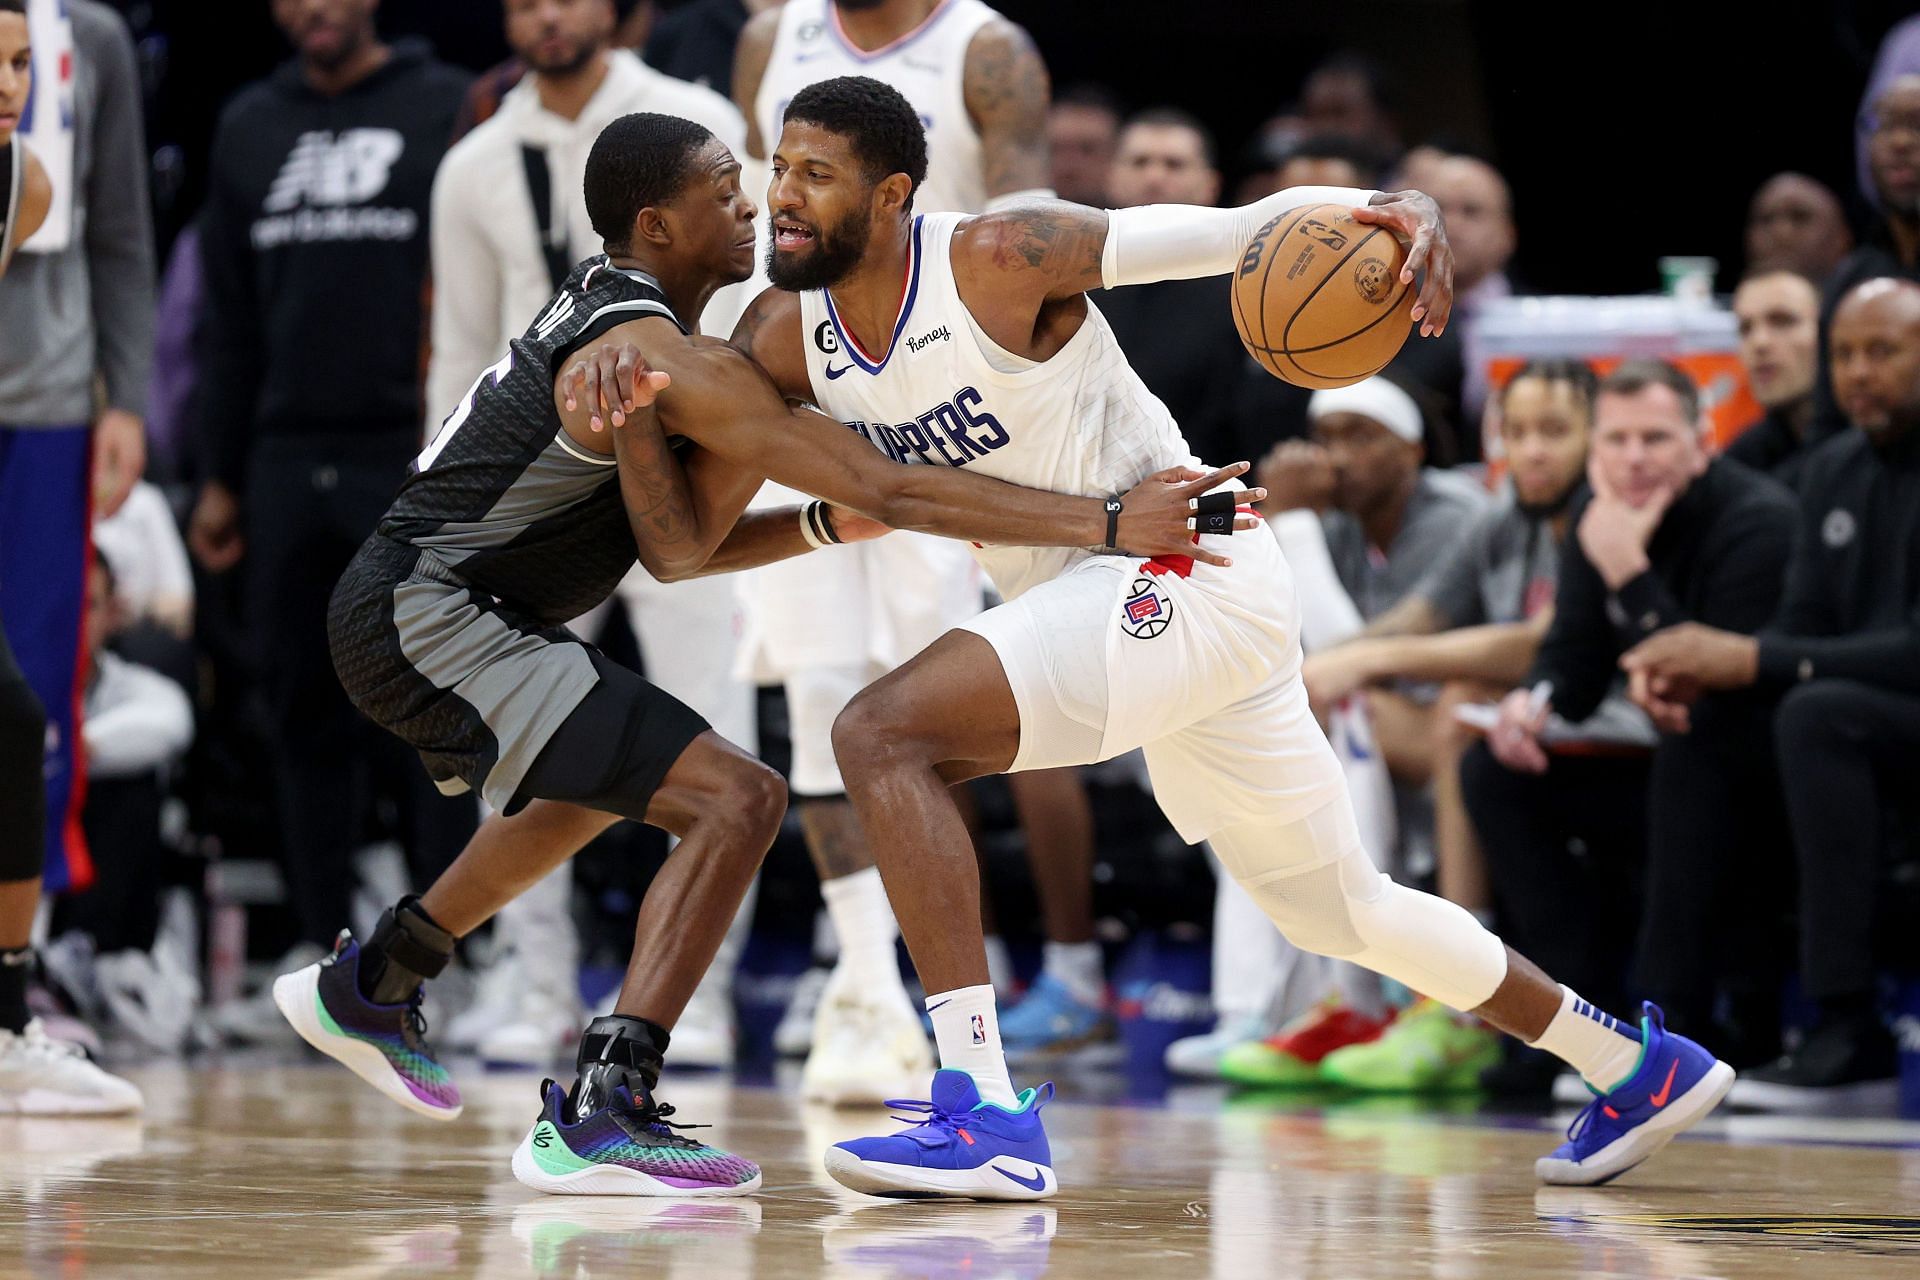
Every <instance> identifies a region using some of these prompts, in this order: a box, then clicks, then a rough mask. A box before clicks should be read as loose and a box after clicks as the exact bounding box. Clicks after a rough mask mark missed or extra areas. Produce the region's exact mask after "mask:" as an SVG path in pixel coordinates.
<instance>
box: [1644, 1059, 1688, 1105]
mask: <svg viewBox="0 0 1920 1280" xmlns="http://www.w3.org/2000/svg"><path fill="white" fill-rule="evenodd" d="M1679 1070H1680V1061H1679V1059H1677V1058H1676V1059H1674V1062H1673V1065H1672V1066H1670V1067H1668V1068H1667V1082H1666V1083H1665V1084H1663V1085H1661V1086H1660V1092H1658V1093H1655V1094H1650V1095H1648V1097H1647V1101H1648V1102H1651V1103H1652V1104H1653V1106H1654V1110H1656V1111H1657V1110H1659V1109H1660V1108H1661V1107H1664V1106H1666V1105H1667V1095H1668V1094H1670V1093H1672V1092H1673V1077H1674V1073H1675V1072H1677V1071H1679Z"/></svg>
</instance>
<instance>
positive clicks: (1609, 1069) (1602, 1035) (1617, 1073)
mask: <svg viewBox="0 0 1920 1280" xmlns="http://www.w3.org/2000/svg"><path fill="white" fill-rule="evenodd" d="M1532 1044H1533V1047H1534V1048H1535V1049H1545V1050H1546V1051H1547V1052H1548V1053H1550V1054H1552V1055H1553V1056H1554V1057H1556V1058H1558V1059H1560V1060H1561V1061H1562V1062H1564V1063H1566V1064H1567V1065H1568V1066H1570V1067H1572V1068H1573V1069H1574V1070H1575V1071H1578V1072H1579V1073H1580V1078H1581V1079H1582V1080H1585V1081H1586V1082H1587V1083H1588V1084H1590V1085H1592V1086H1593V1087H1594V1088H1596V1089H1598V1090H1599V1091H1600V1092H1602V1093H1611V1092H1612V1091H1613V1090H1614V1089H1617V1088H1618V1087H1620V1086H1621V1085H1623V1084H1625V1083H1626V1082H1627V1077H1628V1076H1630V1075H1632V1074H1633V1072H1634V1069H1635V1068H1636V1067H1638V1066H1639V1065H1640V1049H1641V1043H1640V1030H1639V1028H1637V1027H1629V1026H1627V1025H1626V1024H1625V1023H1623V1022H1620V1021H1619V1020H1618V1019H1616V1018H1614V1017H1613V1016H1612V1015H1610V1014H1606V1013H1602V1012H1601V1011H1600V1010H1598V1009H1596V1008H1594V1007H1593V1006H1592V1005H1590V1004H1588V1003H1587V1002H1586V1001H1585V1000H1582V999H1581V998H1580V997H1579V996H1577V995H1575V994H1574V993H1573V989H1572V988H1571V987H1567V986H1564V985H1563V986H1562V987H1561V988H1560V1011H1559V1012H1558V1013H1556V1014H1554V1015H1553V1021H1552V1022H1549V1023H1548V1024H1547V1029H1546V1030H1545V1031H1543V1032H1541V1033H1540V1038H1539V1039H1538V1040H1535V1041H1533V1042H1532Z"/></svg>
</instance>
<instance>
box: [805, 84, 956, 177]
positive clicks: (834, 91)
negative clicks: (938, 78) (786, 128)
mask: <svg viewBox="0 0 1920 1280" xmlns="http://www.w3.org/2000/svg"><path fill="white" fill-rule="evenodd" d="M794 120H799V121H801V122H803V123H805V124H813V125H819V126H820V127H821V128H822V129H825V130H826V131H827V132H828V133H837V134H839V135H840V136H841V137H843V138H845V139H846V140H847V141H848V142H850V143H852V144H853V154H854V155H855V156H857V157H859V160H860V167H861V169H862V171H863V172H864V173H865V174H866V178H867V181H868V182H869V183H876V182H881V181H884V180H885V179H886V178H888V177H890V176H891V175H893V174H896V173H904V174H906V175H907V177H909V178H911V179H912V180H913V191H918V190H919V189H920V184H921V183H923V182H925V181H926V180H927V131H926V129H925V128H924V127H923V126H922V125H921V123H920V113H919V112H918V111H915V110H914V109H913V104H912V103H910V102H908V101H907V100H906V99H905V98H903V97H901V96H900V91H899V90H897V89H895V88H894V87H893V86H892V85H890V84H882V83H881V82H880V81H878V80H874V79H871V78H869V77H867V76H835V77H834V78H833V79H831V80H822V81H821V82H820V83H818V84H810V85H808V86H807V87H806V88H804V89H802V90H801V91H800V92H798V93H796V94H794V95H793V101H791V102H789V103H788V104H787V113H786V115H784V116H783V117H781V123H783V124H785V123H790V122H792V121H794ZM907 207H908V208H909V209H911V208H912V207H913V192H911V191H910V192H908V193H907Z"/></svg>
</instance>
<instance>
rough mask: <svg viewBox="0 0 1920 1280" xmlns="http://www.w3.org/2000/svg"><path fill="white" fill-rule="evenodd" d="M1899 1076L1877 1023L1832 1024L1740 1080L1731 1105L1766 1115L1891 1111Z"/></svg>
mask: <svg viewBox="0 0 1920 1280" xmlns="http://www.w3.org/2000/svg"><path fill="white" fill-rule="evenodd" d="M1898 1072H1899V1058H1898V1054H1897V1052H1896V1049H1895V1046H1894V1042H1893V1037H1892V1036H1891V1035H1890V1034H1888V1032H1887V1029H1886V1028H1885V1027H1883V1026H1882V1025H1881V1024H1880V1023H1879V1021H1878V1020H1877V1019H1872V1018H1868V1019H1847V1020H1845V1021H1834V1022H1829V1023H1826V1024H1824V1025H1823V1026H1821V1027H1819V1028H1818V1029H1816V1030H1815V1031H1814V1032H1813V1033H1812V1034H1810V1035H1809V1036H1808V1037H1807V1038H1806V1040H1805V1042H1804V1043H1802V1044H1801V1045H1800V1047H1799V1048H1797V1049H1795V1050H1794V1051H1793V1052H1791V1053H1789V1054H1786V1055H1784V1056H1782V1057H1780V1058H1777V1059H1775V1060H1774V1061H1773V1062H1771V1063H1769V1064H1768V1065H1767V1066H1764V1067H1760V1068H1758V1069H1757V1070H1754V1071H1751V1072H1749V1073H1747V1074H1746V1075H1744V1076H1742V1077H1741V1078H1740V1080H1739V1081H1738V1082H1737V1083H1736V1084H1735V1085H1734V1086H1733V1096H1732V1101H1733V1103H1734V1104H1735V1105H1737V1106H1745V1107H1757V1108H1760V1109H1761V1110H1766V1111H1806V1112H1819V1111H1829V1110H1851V1109H1855V1108H1860V1109H1866V1108H1880V1107H1892V1106H1894V1105H1895V1103H1896V1101H1897V1098H1898V1094H1899V1081H1898V1079H1896V1076H1897V1075H1898Z"/></svg>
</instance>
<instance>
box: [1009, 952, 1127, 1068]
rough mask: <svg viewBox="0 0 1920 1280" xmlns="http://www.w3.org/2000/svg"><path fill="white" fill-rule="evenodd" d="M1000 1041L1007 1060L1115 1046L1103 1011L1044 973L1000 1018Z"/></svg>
mask: <svg viewBox="0 0 1920 1280" xmlns="http://www.w3.org/2000/svg"><path fill="white" fill-rule="evenodd" d="M1000 1043H1001V1045H1002V1047H1003V1048H1005V1050H1006V1053H1007V1061H1008V1062H1023V1061H1030V1060H1032V1059H1035V1058H1052V1057H1059V1056H1062V1055H1064V1054H1069V1053H1073V1054H1078V1053H1081V1052H1083V1051H1085V1050H1088V1049H1100V1048H1108V1047H1111V1048H1117V1047H1118V1039H1117V1033H1116V1032H1115V1029H1114V1025H1113V1019H1112V1018H1110V1017H1108V1016H1107V1011H1106V1010H1105V1009H1102V1008H1100V1007H1099V1006H1097V1005H1090V1004H1085V1003H1083V1002H1081V1001H1080V1000H1079V999H1078V998H1077V997H1076V996H1075V995H1074V994H1073V992H1071V991H1069V990H1068V989H1067V985H1066V984H1065V983H1064V982H1061V981H1060V980H1059V979H1058V978H1054V977H1051V976H1050V975H1048V974H1045V973H1043V974H1041V975H1040V977H1039V979H1038V980H1036V981H1035V982H1034V984H1033V986H1032V987H1030V988H1028V990H1027V994H1026V995H1025V996H1024V997H1023V998H1022V999H1021V1001H1020V1003H1019V1004H1016V1005H1014V1006H1013V1008H1011V1009H1009V1010H1007V1012H1006V1014H1005V1015H1004V1016H1003V1017H1002V1018H1001V1019H1000Z"/></svg>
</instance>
